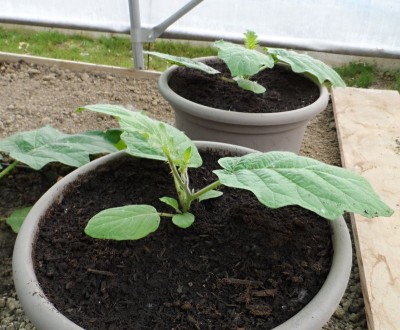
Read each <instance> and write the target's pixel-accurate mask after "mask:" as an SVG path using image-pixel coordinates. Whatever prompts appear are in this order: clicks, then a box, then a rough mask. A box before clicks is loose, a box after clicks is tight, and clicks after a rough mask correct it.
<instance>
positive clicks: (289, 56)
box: [265, 48, 346, 87]
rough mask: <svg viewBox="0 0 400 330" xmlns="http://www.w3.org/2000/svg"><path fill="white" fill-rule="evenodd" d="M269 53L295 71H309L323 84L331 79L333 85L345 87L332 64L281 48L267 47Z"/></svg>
mask: <svg viewBox="0 0 400 330" xmlns="http://www.w3.org/2000/svg"><path fill="white" fill-rule="evenodd" d="M265 50H266V52H267V53H268V54H271V55H274V56H275V57H276V58H277V59H278V60H279V61H281V62H284V63H286V64H289V65H290V67H291V68H292V71H293V72H296V73H304V72H306V73H309V74H311V75H312V76H314V77H315V78H317V79H318V81H319V82H320V83H321V84H323V83H324V82H325V81H329V82H330V83H331V84H332V86H333V87H345V86H346V84H345V82H344V81H343V80H342V78H341V77H340V76H339V74H338V73H337V72H336V71H335V70H333V69H332V68H331V67H330V66H328V65H326V64H325V63H324V62H321V61H320V60H317V59H314V58H312V57H310V56H308V55H306V54H299V53H296V52H294V51H291V50H286V49H281V48H265Z"/></svg>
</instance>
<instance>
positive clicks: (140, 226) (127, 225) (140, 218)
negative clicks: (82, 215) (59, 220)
mask: <svg viewBox="0 0 400 330" xmlns="http://www.w3.org/2000/svg"><path fill="white" fill-rule="evenodd" d="M159 225H160V216H159V214H158V212H157V210H156V209H155V208H154V207H152V206H150V205H128V206H122V207H116V208H112V209H107V210H104V211H101V212H99V213H98V214H96V215H95V216H94V217H93V218H91V219H90V221H89V222H88V224H87V226H86V228H85V233H86V234H87V235H89V236H91V237H94V238H103V239H114V240H118V241H120V240H136V239H140V238H143V237H145V236H147V235H149V234H150V233H152V232H154V231H156V230H157V228H158V227H159Z"/></svg>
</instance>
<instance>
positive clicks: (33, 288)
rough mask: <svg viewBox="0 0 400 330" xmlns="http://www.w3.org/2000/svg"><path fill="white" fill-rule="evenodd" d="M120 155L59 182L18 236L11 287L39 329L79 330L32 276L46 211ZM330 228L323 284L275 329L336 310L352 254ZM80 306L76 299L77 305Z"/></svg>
mask: <svg viewBox="0 0 400 330" xmlns="http://www.w3.org/2000/svg"><path fill="white" fill-rule="evenodd" d="M197 145H198V146H199V148H200V150H201V149H202V148H203V149H204V148H212V149H213V150H218V151H222V150H224V151H225V152H226V150H228V151H229V152H231V153H236V154H238V155H243V154H245V153H248V152H252V150H250V149H247V148H241V147H237V146H231V145H225V144H221V143H208V142H206V143H202V142H200V143H197ZM123 156H124V153H123V152H118V153H114V154H111V155H107V156H104V157H102V158H99V159H97V160H95V161H93V162H91V163H89V164H87V165H85V166H83V167H81V168H79V169H77V170H75V171H74V172H72V173H70V174H69V175H67V176H66V177H65V178H63V179H62V180H60V181H59V182H57V184H55V185H54V186H53V187H52V188H51V189H50V190H48V191H47V192H46V193H45V194H44V195H43V197H42V198H41V199H40V200H39V201H38V202H37V203H36V204H35V206H34V207H33V208H32V210H31V212H30V213H29V215H28V216H27V218H26V220H25V222H24V224H23V226H22V228H21V230H20V232H19V234H18V237H17V240H16V244H15V248H14V256H13V276H14V282H15V287H16V290H17V294H18V297H19V299H20V302H21V305H22V307H23V309H24V311H25V312H26V314H27V315H28V317H29V318H30V320H31V321H32V323H33V324H34V325H35V326H36V327H37V328H38V329H59V330H64V329H65V330H67V329H68V330H73V329H82V328H81V327H80V326H78V325H77V324H75V323H73V322H72V321H70V320H69V319H67V318H66V317H65V316H64V315H62V314H61V313H60V312H59V311H57V309H56V308H55V307H54V305H53V304H52V302H50V301H49V300H48V299H47V297H46V295H45V294H44V292H43V290H42V288H41V286H40V284H39V282H38V280H37V277H36V275H35V270H34V263H33V251H34V246H35V245H36V244H37V243H36V238H37V236H38V235H39V230H40V229H39V227H38V225H39V221H40V219H41V218H42V217H43V216H45V214H46V213H47V212H48V209H49V207H50V205H52V204H53V203H55V202H61V201H62V199H63V194H64V190H66V186H68V185H69V187H68V189H67V190H71V189H74V188H73V187H74V186H73V185H72V188H71V184H72V183H73V182H75V181H76V180H78V179H79V178H80V177H82V176H84V175H86V174H87V173H89V172H91V171H94V170H96V169H97V168H98V167H100V166H103V165H105V164H107V163H109V162H115V161H118V162H119V161H120V160H121V159H122V157H123ZM330 225H331V229H332V233H333V234H332V246H333V249H334V254H333V258H332V266H331V269H330V271H329V274H328V276H327V278H326V280H325V282H324V284H323V285H322V287H321V288H320V290H319V292H318V293H317V294H316V295H315V296H314V298H312V299H311V301H310V302H309V303H308V304H307V305H306V306H305V307H304V308H303V309H302V310H301V311H300V312H298V313H297V314H296V315H294V316H293V317H292V318H290V319H289V320H287V321H286V322H284V323H283V324H281V325H279V326H278V327H276V329H280V330H282V329H304V330H312V329H320V328H321V327H322V326H323V325H324V324H325V323H326V322H327V321H328V320H329V318H330V316H331V315H332V314H333V312H334V311H335V309H336V307H337V306H338V304H339V302H340V299H341V297H342V295H343V293H344V291H345V289H346V286H347V282H348V279H349V275H350V270H351V263H352V252H351V242H350V236H349V233H348V230H347V226H346V224H345V221H344V219H343V218H342V217H339V218H338V219H337V220H336V221H332V222H330ZM68 257H69V255H68ZM88 257H90V255H89V256H88ZM80 303H81V302H80V301H79V302H78V304H80ZM132 321H135V320H132Z"/></svg>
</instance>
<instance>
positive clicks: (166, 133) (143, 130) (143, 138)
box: [80, 104, 202, 167]
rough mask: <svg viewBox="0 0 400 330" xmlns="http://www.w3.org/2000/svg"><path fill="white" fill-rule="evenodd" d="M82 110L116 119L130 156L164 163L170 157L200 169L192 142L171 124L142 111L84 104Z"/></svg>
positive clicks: (180, 163)
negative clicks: (150, 116) (122, 131)
mask: <svg viewBox="0 0 400 330" xmlns="http://www.w3.org/2000/svg"><path fill="white" fill-rule="evenodd" d="M84 108H85V109H88V110H91V111H94V112H99V113H104V114H108V115H111V116H114V117H116V118H117V119H118V121H119V124H120V126H121V128H122V129H123V130H124V133H123V134H122V135H121V139H122V140H123V141H124V142H125V144H126V146H127V152H128V153H130V154H131V155H134V156H137V157H140V158H149V159H156V160H163V161H166V160H167V159H168V157H170V158H171V159H172V161H173V162H174V163H175V164H176V165H177V166H181V167H200V166H201V164H202V159H201V157H200V154H199V152H198V150H197V148H196V146H195V144H194V143H193V141H191V140H190V139H189V138H188V137H187V136H186V135H185V134H184V133H183V132H181V131H179V130H178V129H176V128H175V127H173V126H171V125H168V124H166V123H163V122H160V121H158V120H155V119H151V118H149V117H147V116H146V115H145V114H143V113H141V112H135V111H130V110H127V109H125V108H123V107H120V106H115V105H105V104H97V105H87V106H85V107H84ZM80 109H82V108H80ZM188 149H190V155H189V156H190V157H188Z"/></svg>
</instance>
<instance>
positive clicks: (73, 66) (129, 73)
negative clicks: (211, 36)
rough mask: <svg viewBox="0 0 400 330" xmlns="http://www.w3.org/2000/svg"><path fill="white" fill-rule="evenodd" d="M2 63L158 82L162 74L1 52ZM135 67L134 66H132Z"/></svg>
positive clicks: (0, 59)
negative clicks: (30, 64) (15, 63)
mask: <svg viewBox="0 0 400 330" xmlns="http://www.w3.org/2000/svg"><path fill="white" fill-rule="evenodd" d="M0 61H8V62H18V61H25V62H27V63H33V64H39V65H54V66H58V67H59V68H62V69H70V70H78V71H79V70H82V71H83V70H86V71H90V72H99V73H109V74H114V75H116V76H123V77H131V78H134V79H149V80H157V79H158V78H159V77H160V72H158V71H152V70H136V69H128V68H123V67H118V66H111V65H100V64H93V63H86V62H77V61H67V60H58V59H54V58H46V57H39V56H31V55H22V54H13V53H4V52H0ZM132 65H133V64H132Z"/></svg>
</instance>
